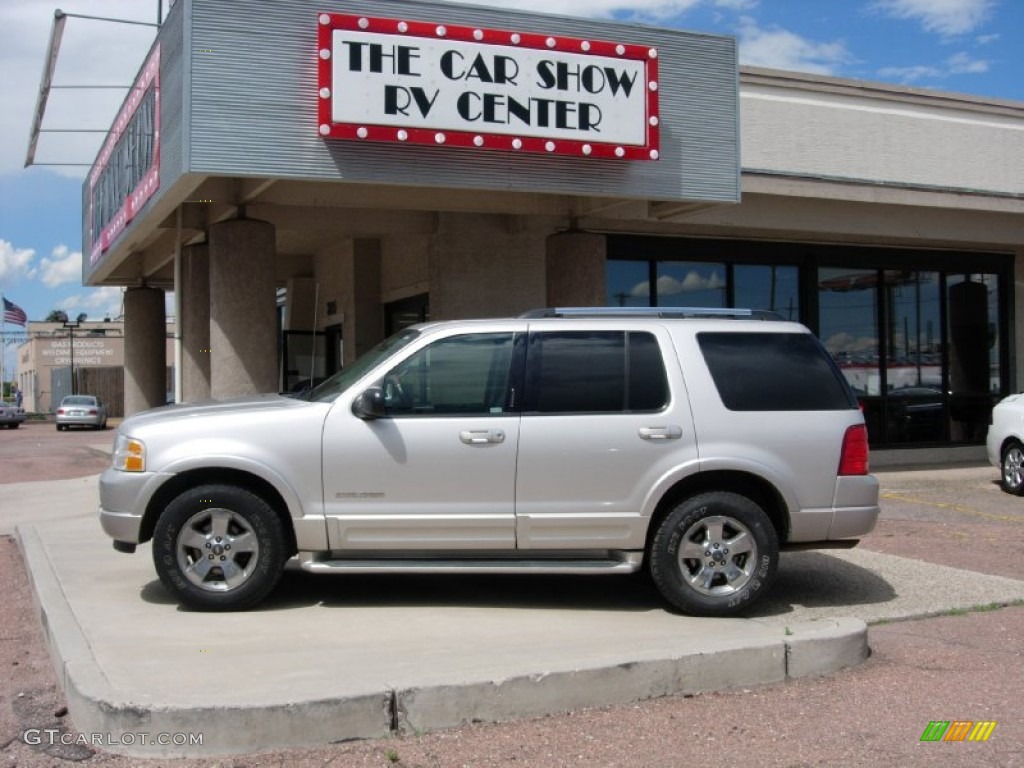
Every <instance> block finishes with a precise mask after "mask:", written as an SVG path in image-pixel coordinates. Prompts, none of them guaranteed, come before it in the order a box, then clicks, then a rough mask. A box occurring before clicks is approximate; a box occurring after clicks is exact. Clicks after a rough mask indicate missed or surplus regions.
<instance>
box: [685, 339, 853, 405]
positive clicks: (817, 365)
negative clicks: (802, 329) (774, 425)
mask: <svg viewBox="0 0 1024 768" xmlns="http://www.w3.org/2000/svg"><path fill="white" fill-rule="evenodd" d="M697 343H698V344H700V349H701V352H702V353H703V355H704V360H705V361H706V362H707V365H708V370H710V371H711V377H712V378H713V379H714V381H715V386H716V387H717V388H718V394H719V395H720V396H721V398H722V403H724V404H725V407H726V408H728V409H729V410H730V411H843V410H848V409H850V408H856V407H857V401H856V399H855V398H854V396H853V393H852V392H851V391H850V388H849V386H848V385H847V384H846V382H845V381H844V380H843V377H842V375H841V374H840V373H839V371H838V370H837V369H836V367H835V365H834V364H833V362H832V360H831V358H830V357H829V355H828V353H827V352H826V351H825V349H824V348H823V347H822V346H821V344H819V343H818V340H817V339H816V338H814V337H813V336H812V335H811V334H809V333H742V332H728V333H699V334H697Z"/></svg>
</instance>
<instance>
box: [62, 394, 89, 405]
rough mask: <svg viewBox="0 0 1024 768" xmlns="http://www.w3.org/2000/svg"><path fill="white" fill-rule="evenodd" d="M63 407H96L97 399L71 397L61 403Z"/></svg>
mask: <svg viewBox="0 0 1024 768" xmlns="http://www.w3.org/2000/svg"><path fill="white" fill-rule="evenodd" d="M60 404H61V405H96V398H95V397H86V396H84V395H69V396H68V397H65V398H64V399H63V400H61V401H60Z"/></svg>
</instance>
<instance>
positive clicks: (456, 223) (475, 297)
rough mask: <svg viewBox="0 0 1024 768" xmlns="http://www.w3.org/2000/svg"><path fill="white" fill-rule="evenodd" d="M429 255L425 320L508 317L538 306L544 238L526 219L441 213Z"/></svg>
mask: <svg viewBox="0 0 1024 768" xmlns="http://www.w3.org/2000/svg"><path fill="white" fill-rule="evenodd" d="M439 222H440V225H439V227H438V233H437V235H435V236H434V242H433V244H432V250H431V253H430V319H431V320H457V319H459V318H466V317H510V316H513V315H518V314H521V313H522V312H524V311H526V310H528V309H538V308H540V307H541V306H543V304H544V238H545V235H546V234H547V232H546V231H543V230H540V229H533V228H530V221H529V219H527V218H526V217H519V216H505V215H498V214H493V215H485V214H466V213H443V214H440V215H439Z"/></svg>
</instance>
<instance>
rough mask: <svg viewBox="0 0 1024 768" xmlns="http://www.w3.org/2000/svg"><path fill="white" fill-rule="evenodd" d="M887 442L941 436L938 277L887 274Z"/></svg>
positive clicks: (899, 272)
mask: <svg viewBox="0 0 1024 768" xmlns="http://www.w3.org/2000/svg"><path fill="white" fill-rule="evenodd" d="M884 276H885V290H886V304H887V306H888V312H887V313H886V325H885V328H886V334H885V339H886V371H885V374H886V390H887V393H888V400H887V407H886V437H887V439H888V441H889V442H890V443H893V442H897V443H898V442H911V443H921V442H935V441H938V440H942V439H944V436H945V421H946V417H945V397H944V396H943V392H942V386H943V385H942V321H941V318H942V315H941V307H940V302H941V290H940V281H939V273H938V272H916V271H912V270H892V269H891V270H886V271H885V272H884Z"/></svg>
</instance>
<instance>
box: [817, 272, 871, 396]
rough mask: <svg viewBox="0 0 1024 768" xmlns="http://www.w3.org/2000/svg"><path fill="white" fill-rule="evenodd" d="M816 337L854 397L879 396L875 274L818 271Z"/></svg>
mask: <svg viewBox="0 0 1024 768" xmlns="http://www.w3.org/2000/svg"><path fill="white" fill-rule="evenodd" d="M818 308H819V327H820V329H821V330H820V333H819V336H820V338H821V340H822V341H823V342H824V344H825V347H826V348H827V349H828V351H829V352H831V353H832V357H834V358H835V360H836V362H837V363H838V364H839V367H840V369H842V371H843V374H844V375H845V376H846V380H847V381H849V382H850V386H852V387H853V390H854V392H856V393H857V395H858V397H863V396H865V395H868V396H871V395H879V394H881V377H880V375H879V366H878V273H877V271H876V270H873V269H846V268H843V267H839V268H836V267H825V268H821V269H819V270H818Z"/></svg>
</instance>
